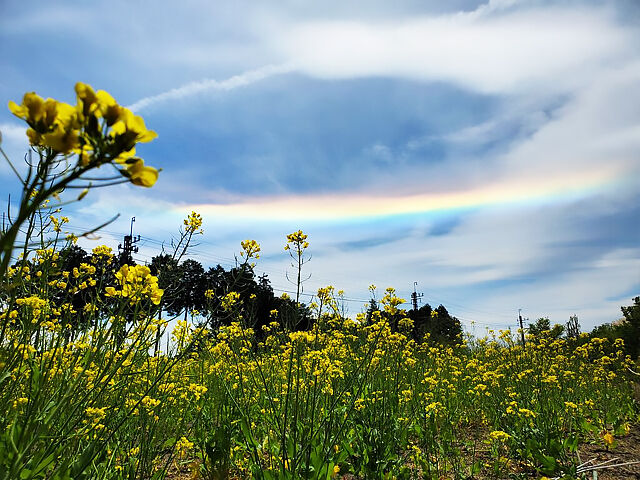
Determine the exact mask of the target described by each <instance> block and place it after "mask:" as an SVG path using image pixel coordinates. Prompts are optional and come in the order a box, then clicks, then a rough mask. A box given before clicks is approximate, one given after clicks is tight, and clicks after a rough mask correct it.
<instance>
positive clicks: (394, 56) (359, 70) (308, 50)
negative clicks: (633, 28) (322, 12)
mask: <svg viewBox="0 0 640 480" xmlns="http://www.w3.org/2000/svg"><path fill="white" fill-rule="evenodd" d="M490 12H491V9H487V10H486V11H482V14H480V15H479V14H478V11H476V12H472V13H468V14H463V13H459V14H456V15H448V16H437V17H435V16H429V17H417V18H416V17H414V18H410V19H405V20H397V19H394V20H390V21H387V22H376V23H374V22H361V21H325V22H323V21H311V22H303V23H300V24H295V25H292V26H290V28H288V29H284V30H283V31H282V33H281V34H280V35H279V36H278V37H277V39H276V40H275V42H274V47H275V48H276V49H277V50H278V51H280V52H282V53H283V55H284V56H285V58H288V59H289V61H290V62H292V63H293V64H294V65H295V66H296V67H297V68H299V69H300V70H301V71H303V72H306V73H307V74H309V75H312V76H318V77H322V78H349V77H365V76H391V77H405V78H413V79H418V80H428V81H449V82H453V83H456V84H458V85H462V86H463V87H465V88H469V89H472V90H477V91H482V92H487V93H507V92H521V91H526V90H530V89H539V88H544V89H545V90H557V89H566V88H568V87H570V86H573V85H575V84H580V83H581V82H582V80H583V79H584V75H585V74H589V73H591V72H592V71H593V69H594V68H598V67H599V66H601V65H602V63H603V62H610V61H613V60H616V59H617V57H618V56H619V55H620V54H621V52H624V53H628V52H630V51H631V50H630V46H629V45H631V43H630V39H631V37H630V35H631V34H630V33H629V32H627V31H624V30H622V29H621V28H619V27H617V26H616V25H615V23H614V22H613V20H612V17H611V15H610V14H609V12H607V11H606V10H603V9H587V8H584V9H571V10H568V9H562V8H551V7H547V8H545V9H519V10H513V11H508V12H505V13H498V14H489V13H490Z"/></svg>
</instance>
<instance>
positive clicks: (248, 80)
mask: <svg viewBox="0 0 640 480" xmlns="http://www.w3.org/2000/svg"><path fill="white" fill-rule="evenodd" d="M292 71H294V67H293V66H291V65H286V64H285V65H266V66H264V67H260V68H257V69H255V70H250V71H248V72H244V73H241V74H239V75H234V76H233V77H229V78H227V79H225V80H215V79H212V78H210V79H206V80H199V81H197V82H190V83H187V84H185V85H182V86H180V87H177V88H172V89H171V90H168V91H166V92H163V93H159V94H157V95H151V96H149V97H144V98H141V99H140V100H138V101H137V102H135V103H133V104H131V105H129V106H128V108H129V109H130V110H132V111H134V112H139V111H141V110H144V109H145V108H147V107H149V106H150V105H155V104H158V103H162V102H166V101H168V100H177V99H180V98H185V97H190V96H192V95H196V94H198V93H202V92H207V91H212V90H219V91H220V90H222V91H225V90H234V89H236V88H240V87H246V86H248V85H251V84H253V83H256V82H259V81H261V80H264V79H266V78H269V77H273V76H275V75H282V74H285V73H290V72H292Z"/></svg>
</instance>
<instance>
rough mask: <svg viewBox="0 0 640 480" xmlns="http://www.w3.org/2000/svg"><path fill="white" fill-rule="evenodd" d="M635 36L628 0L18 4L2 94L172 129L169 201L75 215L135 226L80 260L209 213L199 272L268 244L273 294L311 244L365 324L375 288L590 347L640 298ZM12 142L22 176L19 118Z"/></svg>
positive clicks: (129, 194) (165, 196) (110, 201)
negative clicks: (120, 112) (547, 327)
mask: <svg viewBox="0 0 640 480" xmlns="http://www.w3.org/2000/svg"><path fill="white" fill-rule="evenodd" d="M638 19H640V7H638V4H637V3H636V2H634V1H631V0H628V1H623V0H621V1H608V2H607V1H578V0H567V1H555V2H546V1H534V0H532V1H524V0H522V1H519V0H499V1H489V2H488V3H484V2H478V1H475V2H472V1H464V0H459V1H449V2H441V1H420V2H418V1H398V2H383V1H368V2H338V1H326V2H320V3H316V4H313V5H311V4H303V2H296V1H293V0H290V1H278V2H270V1H266V2H240V1H238V2H225V3H223V2H196V1H185V2H180V3H179V4H178V3H177V2H168V1H155V2H151V1H138V2H129V1H118V0H116V1H110V2H81V1H71V0H65V1H60V2H54V3H52V2H44V1H33V2H23V1H15V0H4V1H3V2H1V3H0V67H1V71H2V75H1V76H0V99H2V101H3V102H4V104H5V105H6V103H7V102H8V101H9V100H15V101H19V100H20V98H21V97H22V95H23V94H24V93H25V92H27V91H36V92H37V93H39V94H41V95H42V96H45V97H53V98H57V99H59V100H65V101H69V102H72V101H74V97H73V85H74V84H75V82H77V81H83V82H86V83H89V84H91V85H93V86H94V87H95V88H96V89H104V90H107V91H108V92H110V93H111V94H112V95H113V96H114V97H115V98H116V99H117V100H118V101H119V102H121V103H122V104H124V105H129V106H130V107H131V108H132V109H134V110H135V111H136V112H137V113H139V114H140V115H142V116H143V117H144V118H145V121H146V123H147V126H148V127H149V128H151V129H153V130H155V131H156V132H157V133H158V138H157V139H156V140H155V141H154V142H152V143H150V144H147V145H143V146H142V147H141V148H140V149H139V154H140V155H141V156H142V157H143V158H144V159H145V161H146V163H148V164H151V165H154V166H157V167H161V168H162V169H163V171H162V172H161V174H160V179H159V181H158V183H157V184H156V186H154V188H152V189H150V190H147V189H140V188H135V187H130V186H119V187H115V188H112V189H102V190H98V191H93V192H91V194H90V195H89V196H88V197H87V198H85V199H84V200H83V202H81V203H79V204H76V205H74V206H73V207H71V208H70V210H69V216H70V217H71V225H72V227H73V228H76V229H82V228H83V227H91V226H95V225H97V224H99V223H102V222H103V221H104V220H106V219H108V218H111V217H112V216H114V215H116V214H118V213H119V214H120V215H121V217H120V218H119V219H118V220H117V221H115V222H114V223H112V224H111V225H109V226H108V227H107V228H106V229H105V230H104V231H103V232H102V233H101V235H100V236H101V238H100V239H99V240H83V245H84V246H87V247H92V246H95V245H97V244H98V243H106V244H108V245H111V246H112V247H116V246H117V244H118V242H119V241H120V236H121V235H123V234H124V233H126V232H127V231H128V228H129V219H130V217H132V216H135V217H136V224H135V230H136V232H137V233H139V234H141V235H142V236H143V242H141V250H140V253H139V255H138V259H139V261H145V260H149V259H150V258H151V257H152V256H153V255H155V254H157V253H158V251H159V248H160V246H161V244H162V242H167V243H168V241H170V239H171V237H172V235H173V236H175V234H176V232H177V228H178V226H179V225H180V221H181V218H183V217H184V216H185V215H186V214H187V213H188V212H189V211H191V209H196V210H198V211H200V212H201V213H202V215H203V217H204V229H205V235H204V236H203V237H202V238H201V239H200V244H199V245H198V246H197V247H195V248H194V249H193V251H192V256H193V257H195V258H198V259H199V260H201V261H202V262H203V263H204V264H206V265H214V264H216V263H221V264H223V265H229V264H230V263H231V262H233V258H234V254H235V253H237V252H238V250H239V242H240V241H241V240H243V239H245V238H255V239H256V240H258V241H259V242H260V243H261V244H262V248H263V257H262V258H261V259H260V261H259V263H258V266H257V272H258V273H262V272H266V273H267V274H268V275H269V277H270V279H271V281H272V284H273V286H274V287H275V288H276V289H277V290H291V289H293V286H292V285H291V284H289V283H288V282H287V279H286V276H285V273H286V272H287V271H288V270H291V268H290V266H289V263H288V257H287V256H286V253H285V252H284V251H283V245H284V239H285V236H286V234H287V233H290V232H291V231H294V230H297V229H299V228H301V229H303V230H304V231H305V232H307V233H308V234H309V240H310V242H311V248H310V252H311V254H312V255H313V258H312V259H311V261H310V262H309V263H308V265H307V267H308V272H309V273H311V278H310V279H309V280H308V282H306V283H305V286H304V288H305V293H312V292H314V291H315V290H317V288H318V287H321V286H324V285H327V284H332V285H334V286H335V287H336V288H342V289H344V290H345V292H346V297H347V298H348V299H349V301H348V303H347V307H348V309H349V311H350V312H351V313H352V314H355V313H357V312H359V311H360V310H361V309H362V305H363V303H365V302H366V300H367V299H368V292H367V288H368V286H369V285H370V284H372V283H374V284H376V285H377V286H378V287H379V289H380V290H383V289H384V288H386V287H387V286H394V287H395V288H396V289H397V290H398V291H399V292H400V294H401V295H402V296H403V297H405V298H407V300H408V299H409V295H410V293H411V291H412V290H413V285H414V282H417V283H418V287H417V288H418V291H420V292H423V293H424V297H423V301H426V302H429V303H431V304H432V305H438V304H440V303H442V304H444V305H445V306H446V307H447V308H448V309H449V310H450V311H451V312H452V313H453V314H454V315H457V316H458V317H459V318H460V319H461V320H462V321H463V324H465V326H466V327H467V328H468V329H469V330H475V332H476V333H482V332H483V331H484V328H485V327H487V326H490V327H495V328H504V327H507V326H515V319H516V316H517V311H518V309H519V308H521V309H522V310H523V314H524V316H525V317H529V318H531V319H532V320H533V319H535V318H538V317H540V316H549V317H550V318H551V320H552V321H555V322H559V323H564V322H566V321H567V320H568V318H569V315H572V314H577V315H578V316H579V318H580V321H581V323H582V326H583V328H584V329H585V330H590V329H591V328H593V326H595V325H597V324H600V323H604V322H608V321H614V320H616V319H617V318H619V317H620V306H621V305H626V304H630V303H631V298H632V297H633V296H635V295H638V294H640V226H639V225H640V222H639V221H638V220H639V218H640V207H639V205H640V203H639V202H638V200H640V176H639V173H640V93H639V92H640V90H639V89H638V87H639V86H640V51H639V50H638V48H637V45H639V44H640V29H638V27H637V25H638V21H637V20H638ZM0 131H2V135H3V144H2V145H3V149H4V150H5V151H6V152H7V153H8V154H9V155H10V156H11V157H13V158H14V159H19V158H21V157H22V156H23V154H24V151H25V148H26V138H25V136H24V126H23V125H21V124H20V121H19V120H18V119H17V118H14V117H12V115H11V114H10V112H9V111H8V110H7V109H5V110H3V111H0ZM0 177H1V178H0V181H1V182H2V190H1V191H0V193H2V198H3V201H5V199H6V197H7V195H8V194H9V193H10V192H12V191H14V189H15V187H14V185H15V184H16V181H15V179H13V178H12V177H11V175H10V171H9V170H8V168H7V167H6V166H5V165H2V166H0ZM472 321H474V322H475V326H473V325H471V322H472Z"/></svg>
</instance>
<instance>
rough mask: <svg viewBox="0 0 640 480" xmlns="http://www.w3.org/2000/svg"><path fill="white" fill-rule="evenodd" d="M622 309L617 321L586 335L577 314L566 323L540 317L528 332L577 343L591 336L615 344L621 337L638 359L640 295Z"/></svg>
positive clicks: (639, 348)
mask: <svg viewBox="0 0 640 480" xmlns="http://www.w3.org/2000/svg"><path fill="white" fill-rule="evenodd" d="M620 310H621V311H622V317H621V318H619V319H618V320H616V321H615V322H611V323H604V324H602V325H598V326H597V327H595V328H594V329H593V330H592V331H591V332H590V333H589V334H587V335H585V336H581V335H580V324H579V322H578V317H577V316H575V315H572V316H571V317H570V318H569V321H568V322H567V323H566V324H565V325H561V324H557V323H556V324H554V325H551V321H550V320H549V318H548V317H541V318H538V319H537V320H536V321H535V322H532V323H531V324H530V325H529V326H528V327H527V329H526V333H528V334H529V335H531V336H533V337H535V338H541V337H547V338H551V339H557V338H561V337H565V338H567V339H569V340H575V341H576V342H577V343H581V342H586V341H588V340H589V339H591V338H607V339H609V340H611V345H613V344H614V343H615V341H616V340H617V339H620V340H622V342H623V345H624V351H625V353H626V354H627V355H630V356H631V358H633V359H637V358H638V357H639V356H640V297H635V298H634V299H633V305H630V306H624V307H620Z"/></svg>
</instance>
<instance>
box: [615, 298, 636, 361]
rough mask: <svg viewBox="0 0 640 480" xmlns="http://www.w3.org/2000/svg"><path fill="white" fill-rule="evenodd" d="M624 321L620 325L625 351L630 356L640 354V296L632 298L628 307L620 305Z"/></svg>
mask: <svg viewBox="0 0 640 480" xmlns="http://www.w3.org/2000/svg"><path fill="white" fill-rule="evenodd" d="M621 310H622V315H624V322H622V324H621V325H620V328H621V333H622V335H621V336H622V339H623V340H624V344H625V347H626V350H627V353H628V354H629V355H631V357H632V358H637V357H638V355H640V297H635V298H634V299H633V305H631V306H630V307H621Z"/></svg>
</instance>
